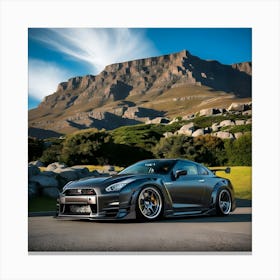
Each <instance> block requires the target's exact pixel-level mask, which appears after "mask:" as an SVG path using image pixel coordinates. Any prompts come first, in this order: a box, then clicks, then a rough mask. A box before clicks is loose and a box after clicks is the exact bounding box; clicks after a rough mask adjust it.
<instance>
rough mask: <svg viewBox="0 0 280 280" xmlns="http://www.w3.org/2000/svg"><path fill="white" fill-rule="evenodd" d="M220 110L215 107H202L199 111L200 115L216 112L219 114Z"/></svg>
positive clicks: (214, 113)
mask: <svg viewBox="0 0 280 280" xmlns="http://www.w3.org/2000/svg"><path fill="white" fill-rule="evenodd" d="M221 113H222V111H221V110H220V109H217V108H208V109H202V110H200V111H199V115H200V116H212V115H216V114H221Z"/></svg>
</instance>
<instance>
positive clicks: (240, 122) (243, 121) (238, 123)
mask: <svg viewBox="0 0 280 280" xmlns="http://www.w3.org/2000/svg"><path fill="white" fill-rule="evenodd" d="M235 124H236V125H243V124H245V120H236V121H235Z"/></svg>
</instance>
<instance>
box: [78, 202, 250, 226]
mask: <svg viewBox="0 0 280 280" xmlns="http://www.w3.org/2000/svg"><path fill="white" fill-rule="evenodd" d="M236 206H237V208H244V207H252V201H251V200H248V199H236ZM234 212H235V211H234ZM234 212H233V213H231V214H229V215H227V216H209V215H201V216H187V217H186V216H184V217H171V218H162V219H160V220H156V221H152V222H149V221H139V220H100V221H93V220H78V221H82V222H95V223H102V224H141V223H151V224H157V223H242V222H251V221H252V214H251V213H248V214H247V213H242V214H240V213H238V214H235V213H234ZM76 221H77V220H76Z"/></svg>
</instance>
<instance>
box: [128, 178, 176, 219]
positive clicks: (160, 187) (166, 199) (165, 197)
mask: <svg viewBox="0 0 280 280" xmlns="http://www.w3.org/2000/svg"><path fill="white" fill-rule="evenodd" d="M149 186H150V187H154V188H156V190H157V191H158V192H159V193H160V195H161V198H162V203H163V215H164V213H165V211H166V210H169V209H172V201H171V200H170V196H169V193H168V192H167V190H166V188H165V186H164V184H163V183H162V182H159V181H145V182H142V184H140V185H139V186H138V187H137V189H136V190H135V191H134V192H133V194H132V196H131V206H133V208H134V210H136V205H137V198H138V196H139V194H140V192H141V191H142V190H143V189H144V188H145V187H149Z"/></svg>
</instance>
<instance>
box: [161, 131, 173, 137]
mask: <svg viewBox="0 0 280 280" xmlns="http://www.w3.org/2000/svg"><path fill="white" fill-rule="evenodd" d="M163 136H164V137H165V138H168V137H171V136H173V133H172V132H165V133H163Z"/></svg>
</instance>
